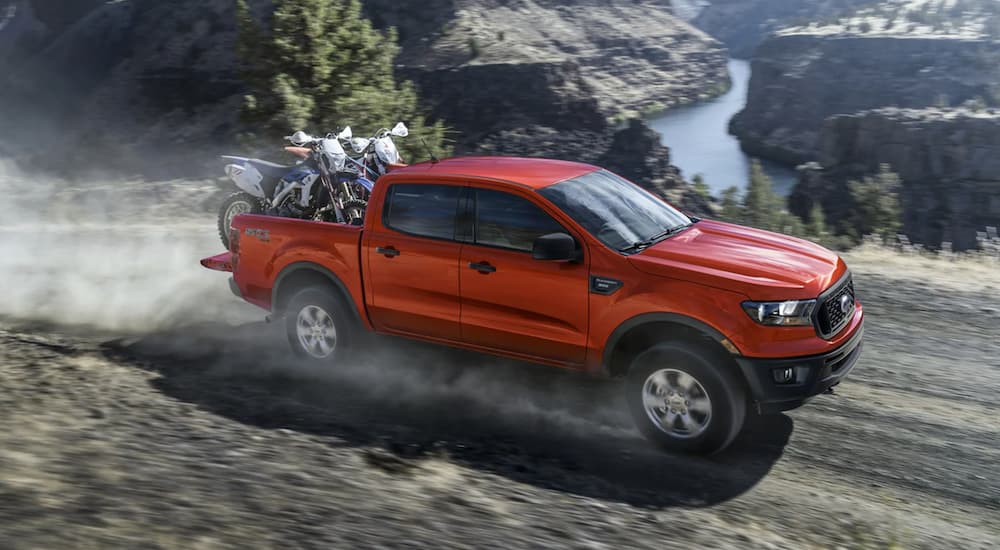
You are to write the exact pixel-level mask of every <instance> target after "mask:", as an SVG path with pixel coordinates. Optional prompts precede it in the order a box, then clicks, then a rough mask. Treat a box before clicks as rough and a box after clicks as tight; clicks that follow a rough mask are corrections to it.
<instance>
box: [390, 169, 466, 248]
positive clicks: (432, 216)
mask: <svg viewBox="0 0 1000 550" xmlns="http://www.w3.org/2000/svg"><path fill="white" fill-rule="evenodd" d="M461 192H462V188H461V187H458V186H454V185H424V184H410V183H400V184H396V185H393V186H392V187H390V188H389V193H388V194H387V195H386V198H385V201H386V204H385V209H384V213H383V215H382V223H383V224H384V225H385V226H386V227H388V228H390V229H394V230H396V231H399V232H401V233H407V234H410V235H418V236H420V237H430V238H432V239H448V240H452V239H454V238H455V216H456V214H457V212H458V197H459V194H460V193H461Z"/></svg>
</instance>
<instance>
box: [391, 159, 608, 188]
mask: <svg viewBox="0 0 1000 550" xmlns="http://www.w3.org/2000/svg"><path fill="white" fill-rule="evenodd" d="M595 170H600V168H599V167H597V166H593V165H591V164H584V163H582V162H570V161H566V160H551V159H539V158H523V157H453V158H446V159H441V160H440V161H438V162H430V161H427V162H421V163H418V164H411V165H410V166H407V167H404V168H397V169H395V170H393V171H392V174H393V175H395V174H406V173H412V174H418V173H419V174H424V175H429V174H440V175H442V176H452V177H461V176H466V177H475V178H489V179H494V180H502V181H509V182H512V183H517V184H520V185H525V186H528V187H531V188H532V189H541V188H542V187H547V186H549V185H552V184H553V183H558V182H560V181H563V180H568V179H570V178H575V177H577V176H582V175H583V174H589V173H590V172H593V171H595Z"/></svg>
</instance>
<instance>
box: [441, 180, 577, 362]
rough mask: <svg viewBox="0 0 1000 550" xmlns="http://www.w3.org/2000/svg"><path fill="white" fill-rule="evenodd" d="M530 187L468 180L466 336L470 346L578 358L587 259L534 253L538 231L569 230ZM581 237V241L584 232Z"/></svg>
mask: <svg viewBox="0 0 1000 550" xmlns="http://www.w3.org/2000/svg"><path fill="white" fill-rule="evenodd" d="M529 193H531V192H530V191H524V193H512V192H508V191H504V190H500V189H490V188H485V187H470V188H469V200H468V201H467V202H468V210H467V211H468V214H469V215H468V217H469V218H471V225H472V229H473V230H472V235H469V236H466V240H467V243H466V245H465V247H463V249H462V257H461V259H462V261H461V269H460V271H461V275H460V279H461V288H462V339H463V340H464V341H465V342H467V343H469V344H473V345H477V346H483V347H487V348H491V349H495V350H500V351H507V352H514V353H518V354H522V355H526V356H531V357H535V358H542V359H548V360H554V361H558V362H564V363H572V364H580V363H583V361H584V358H585V356H586V343H587V327H588V322H589V318H588V298H589V287H588V285H589V269H588V267H587V260H588V258H585V259H584V261H581V262H574V263H569V262H547V261H540V260H535V259H533V258H532V257H531V248H532V244H533V243H534V240H535V238H537V237H539V236H541V235H546V234H549V233H556V232H564V233H570V234H571V235H572V233H571V232H569V231H567V230H566V229H565V228H564V227H563V226H562V225H561V224H560V223H559V222H558V221H556V220H555V219H554V218H553V216H552V215H550V214H549V213H548V212H546V211H545V210H544V209H543V208H541V207H540V206H539V204H537V203H535V202H534V201H533V200H531V199H529V195H528V194H529ZM574 237H575V238H577V242H580V240H579V238H578V237H577V236H576V235H574Z"/></svg>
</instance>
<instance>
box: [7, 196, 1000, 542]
mask: <svg viewBox="0 0 1000 550" xmlns="http://www.w3.org/2000/svg"><path fill="white" fill-rule="evenodd" d="M106 221H107V220H105V222H106ZM22 222H24V220H22ZM132 223H133V222H131V221H129V220H127V219H126V220H125V221H120V220H119V221H117V222H116V223H115V224H113V225H107V226H104V228H103V229H100V226H95V230H94V231H93V232H78V231H74V230H72V229H65V230H60V229H59V228H58V227H49V228H48V230H45V231H42V230H39V231H34V232H32V231H26V230H25V227H26V226H25V225H24V223H20V224H19V225H17V226H10V227H3V226H2V224H0V257H2V258H3V260H0V275H3V276H4V277H3V278H4V281H5V284H6V285H7V286H8V287H9V288H11V289H12V290H13V292H10V291H8V293H7V294H8V297H7V298H6V300H7V301H6V302H4V305H2V306H0V411H2V413H0V548H2V549H4V550H6V549H21V548H24V549H29V548H31V549H34V548H111V547H124V548H206V549H208V548H274V547H283V548H300V547H301V548H363V547H378V548H397V547H398V548H428V547H432V548H505V549H508V548H528V547H532V548H538V547H552V548H555V547H560V548H563V547H565V548H609V549H612V548H615V549H617V548H691V547H705V548H741V549H744V548H796V549H798V548H829V547H844V548H929V549H930V548H935V549H936V548H994V547H996V546H998V545H1000V522H998V521H997V518H998V517H1000V473H998V470H997V464H998V463H1000V420H998V419H1000V406H998V405H997V398H996V396H997V392H998V390H1000V359H998V357H1000V340H998V338H997V336H998V334H1000V333H998V330H997V326H998V324H1000V274H998V272H1000V266H997V265H996V264H992V265H991V264H988V263H976V262H948V261H942V260H935V261H930V260H923V259H918V258H906V257H901V256H896V255H891V254H889V253H886V252H880V251H872V250H867V251H862V252H859V253H858V254H856V255H853V256H851V257H849V258H848V260H849V262H850V263H852V266H853V269H854V271H855V280H856V283H857V286H858V291H859V293H860V296H861V299H862V300H863V301H864V302H865V305H866V307H867V312H868V322H867V323H868V325H867V326H868V332H867V337H866V343H865V346H866V347H865V351H864V353H863V356H862V359H861V362H860V363H859V365H858V367H857V368H856V369H855V371H854V373H852V375H851V377H850V378H849V379H848V380H847V381H846V382H844V383H843V384H842V385H841V386H840V387H838V389H837V393H836V394H835V395H824V396H820V397H818V398H816V399H815V400H813V401H812V402H811V403H809V404H808V405H807V406H805V407H803V408H801V409H799V410H796V411H792V412H790V413H787V414H783V415H778V416H773V417H767V418H762V419H759V420H758V421H756V422H755V423H754V425H753V427H752V430H751V431H750V432H749V433H747V434H746V435H745V436H744V437H742V438H741V439H740V440H739V441H738V442H737V443H736V445H735V446H734V447H733V448H732V449H731V450H730V451H729V452H727V453H725V454H723V455H722V456H718V457H714V458H711V459H704V458H690V457H680V456H671V455H668V454H664V453H662V452H659V451H657V450H654V449H653V448H652V447H650V446H649V445H647V444H646V443H645V441H644V440H643V439H641V438H640V436H639V435H638V433H637V432H635V431H634V429H633V428H632V427H631V425H630V422H629V419H628V417H627V414H626V412H625V410H624V406H623V403H622V399H621V397H622V396H621V388H620V387H619V385H618V384H616V383H614V382H606V381H601V380H595V379H589V378H585V377H582V376H578V375H573V374H570V373H565V372H561V371H557V370H555V369H549V368H545V367H536V366H532V365H524V364H519V363H512V362H508V361H503V360H499V359H494V358H490V357H485V356H481V355H478V354H472V353H466V352H458V351H450V350H444V349H440V348H436V347H432V346H426V345H422V344H416V343H410V342H405V341H401V340H397V339H388V338H378V339H375V340H373V342H372V343H371V350H372V352H371V354H369V355H368V356H367V357H366V360H365V361H364V362H363V363H361V364H358V365H351V366H347V367H344V368H341V369H339V370H336V371H333V372H323V371H319V370H315V369H308V368H305V367H303V366H300V365H297V364H295V363H294V362H293V361H291V359H290V358H289V357H288V355H287V354H286V352H285V347H284V342H283V341H282V337H281V335H279V334H278V332H279V331H278V330H277V327H275V326H274V325H268V324H265V323H263V322H262V321H260V319H261V318H262V315H261V313H260V312H258V311H256V310H254V309H253V308H252V307H249V306H246V305H244V304H242V303H240V302H239V301H237V300H236V299H235V298H233V297H232V296H230V295H229V294H228V289H227V288H226V284H225V277H224V276H223V275H222V274H218V273H212V272H208V271H205V270H201V269H200V268H199V267H198V266H197V265H196V261H197V259H198V258H200V257H202V256H206V255H209V254H212V253H215V252H217V251H218V250H219V249H220V247H219V245H218V243H217V242H215V241H214V235H213V231H214V228H213V225H212V223H213V220H212V219H211V217H210V216H201V217H197V216H196V217H192V218H191V219H188V220H176V219H175V220H172V221H169V222H168V221H162V220H161V221H159V222H157V223H156V224H152V226H149V225H146V226H140V225H137V224H132ZM129 224H132V225H129ZM151 239H152V240H151ZM109 265H111V266H114V269H109V268H108V266H109ZM67 289H69V290H67ZM26 296H30V297H31V299H30V300H29V299H27V298H26ZM102 296H108V297H112V298H113V299H112V300H111V301H110V302H102V301H101V300H100V299H97V298H100V297H102ZM32 303H38V304H40V305H39V307H38V308H37V309H36V310H32V309H31V307H30V305H31V304H32Z"/></svg>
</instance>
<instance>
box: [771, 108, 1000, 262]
mask: <svg viewBox="0 0 1000 550" xmlns="http://www.w3.org/2000/svg"><path fill="white" fill-rule="evenodd" d="M819 142H820V147H821V150H822V153H821V157H820V159H821V164H822V171H820V172H814V173H808V172H807V176H806V177H804V178H803V181H802V182H801V183H800V184H799V185H798V186H797V187H796V188H795V190H794V191H793V193H792V195H791V197H789V206H790V208H791V209H792V210H793V211H794V212H795V213H797V214H799V215H801V216H805V215H808V212H809V210H810V208H811V207H812V205H813V202H814V201H819V202H820V204H822V206H823V209H824V211H825V212H826V215H827V219H828V220H831V221H833V222H834V223H836V222H837V221H838V220H844V219H846V217H847V216H848V215H849V212H850V211H851V210H852V208H853V202H852V199H851V196H850V192H849V191H848V187H847V181H848V180H849V179H851V178H861V177H862V176H864V175H866V174H871V173H874V172H877V171H878V169H879V165H880V164H888V165H890V167H891V168H892V170H893V171H894V172H896V173H898V174H899V176H900V178H901V179H902V180H903V186H902V189H901V192H900V202H901V204H902V207H903V224H904V226H903V232H904V233H905V234H906V235H908V236H909V238H910V239H911V240H912V241H913V242H917V243H922V244H925V245H927V246H929V247H932V248H936V247H938V246H940V245H941V243H942V242H943V241H948V242H952V243H953V246H954V247H955V249H957V250H964V249H968V248H972V247H974V246H975V245H976V233H977V231H983V230H984V228H985V227H987V226H992V227H997V226H1000V110H981V111H972V110H967V109H919V110H918V109H891V108H890V109H880V110H874V111H868V112H864V113H859V114H855V115H841V116H836V117H832V118H830V119H829V120H827V121H826V123H825V124H824V125H823V129H822V131H821V132H820V139H819Z"/></svg>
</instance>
